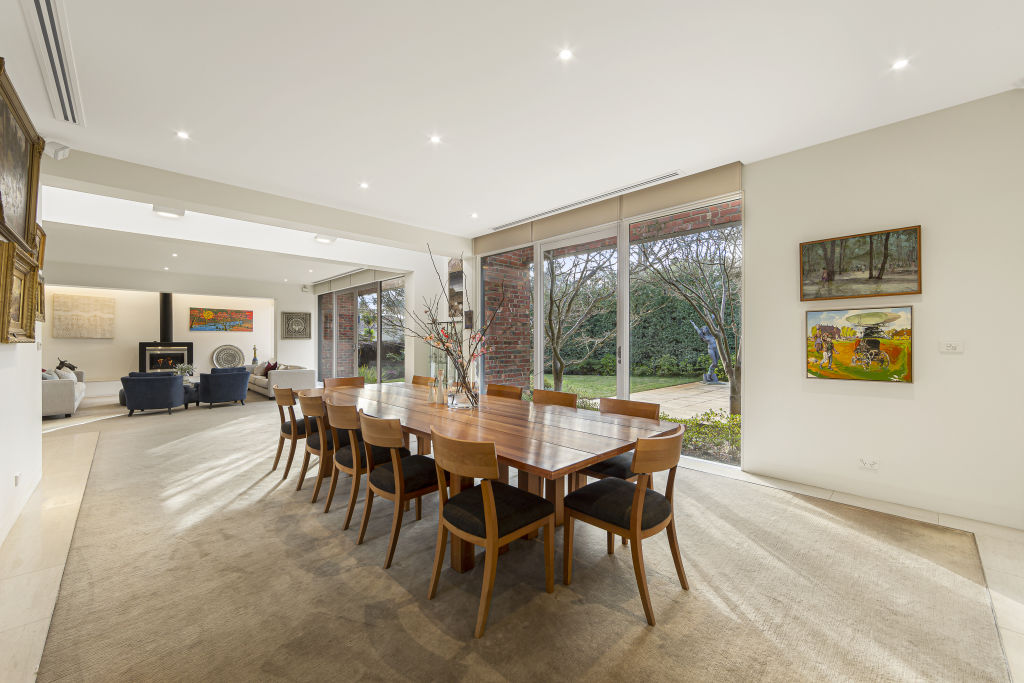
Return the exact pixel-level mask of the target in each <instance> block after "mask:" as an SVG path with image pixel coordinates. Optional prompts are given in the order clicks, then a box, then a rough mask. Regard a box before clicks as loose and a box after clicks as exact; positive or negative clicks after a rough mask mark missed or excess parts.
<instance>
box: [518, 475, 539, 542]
mask: <svg viewBox="0 0 1024 683" xmlns="http://www.w3.org/2000/svg"><path fill="white" fill-rule="evenodd" d="M519 488H520V490H522V491H529V492H530V493H534V494H536V495H538V496H542V495H544V492H543V490H542V489H541V483H540V477H539V476H537V475H536V474H530V473H529V472H527V471H526V470H519ZM538 535H539V532H537V531H531V532H530V533H528V534H526V535H525V536H523V538H525V539H527V540H529V539H532V538H537V536H538Z"/></svg>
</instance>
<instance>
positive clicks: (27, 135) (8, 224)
mask: <svg viewBox="0 0 1024 683" xmlns="http://www.w3.org/2000/svg"><path fill="white" fill-rule="evenodd" d="M43 145H44V143H43V139H42V138H41V137H40V136H39V134H38V133H37V132H36V129H35V127H34V126H33V125H32V121H30V120H29V118H28V114H27V113H26V112H25V107H24V106H23V105H22V103H21V100H20V99H19V98H18V94H17V93H16V92H15V90H14V86H13V85H12V84H11V80H10V78H8V76H7V70H6V68H5V65H4V60H3V58H0V238H2V239H6V240H7V241H10V242H13V243H15V244H16V245H18V246H19V247H21V248H22V249H24V250H25V251H26V252H28V253H34V252H35V245H34V244H32V243H30V241H29V240H30V239H31V238H32V232H33V230H34V228H35V224H36V200H37V195H38V193H39V162H40V159H41V157H42V155H43Z"/></svg>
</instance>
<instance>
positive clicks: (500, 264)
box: [481, 246, 533, 388]
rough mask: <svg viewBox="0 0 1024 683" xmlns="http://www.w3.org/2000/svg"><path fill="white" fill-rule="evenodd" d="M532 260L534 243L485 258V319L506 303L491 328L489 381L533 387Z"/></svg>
mask: <svg viewBox="0 0 1024 683" xmlns="http://www.w3.org/2000/svg"><path fill="white" fill-rule="evenodd" d="M532 263H533V247H532V246H531V247H523V248H521V249H514V250H512V251H506V252H504V253H501V254H494V255H492V256H485V257H483V259H481V270H482V272H483V278H482V279H483V289H484V310H483V318H482V320H488V319H489V318H490V317H491V314H492V312H494V311H495V309H496V308H497V306H498V304H499V302H502V303H501V309H500V310H499V311H498V312H497V313H496V314H495V316H494V322H493V323H492V324H491V327H490V328H489V329H488V331H487V353H486V354H485V355H484V363H483V372H484V381H485V382H490V383H494V384H512V385H514V386H520V387H526V388H529V385H530V367H531V364H532V358H531V354H532V353H533V325H532V320H531V314H532V306H531V303H530V302H531V295H532V291H531V290H532V287H533V278H532V277H531V273H530V266H531V264H532ZM503 290H504V301H502V293H503Z"/></svg>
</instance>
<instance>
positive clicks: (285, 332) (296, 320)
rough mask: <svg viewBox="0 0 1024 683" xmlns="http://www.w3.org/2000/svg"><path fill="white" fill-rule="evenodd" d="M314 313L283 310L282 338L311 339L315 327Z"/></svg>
mask: <svg viewBox="0 0 1024 683" xmlns="http://www.w3.org/2000/svg"><path fill="white" fill-rule="evenodd" d="M311 317H312V314H310V313H301V312H294V313H293V312H290V311H282V312H281V339H311V338H312V337H313V328H312V321H311Z"/></svg>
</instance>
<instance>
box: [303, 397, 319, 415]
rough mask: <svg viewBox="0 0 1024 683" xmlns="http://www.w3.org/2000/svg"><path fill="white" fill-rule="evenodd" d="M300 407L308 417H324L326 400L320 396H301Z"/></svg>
mask: <svg viewBox="0 0 1024 683" xmlns="http://www.w3.org/2000/svg"><path fill="white" fill-rule="evenodd" d="M299 407H300V408H302V414H303V415H305V416H306V417H323V416H324V400H323V399H322V398H321V397H319V396H302V395H300V396H299Z"/></svg>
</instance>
